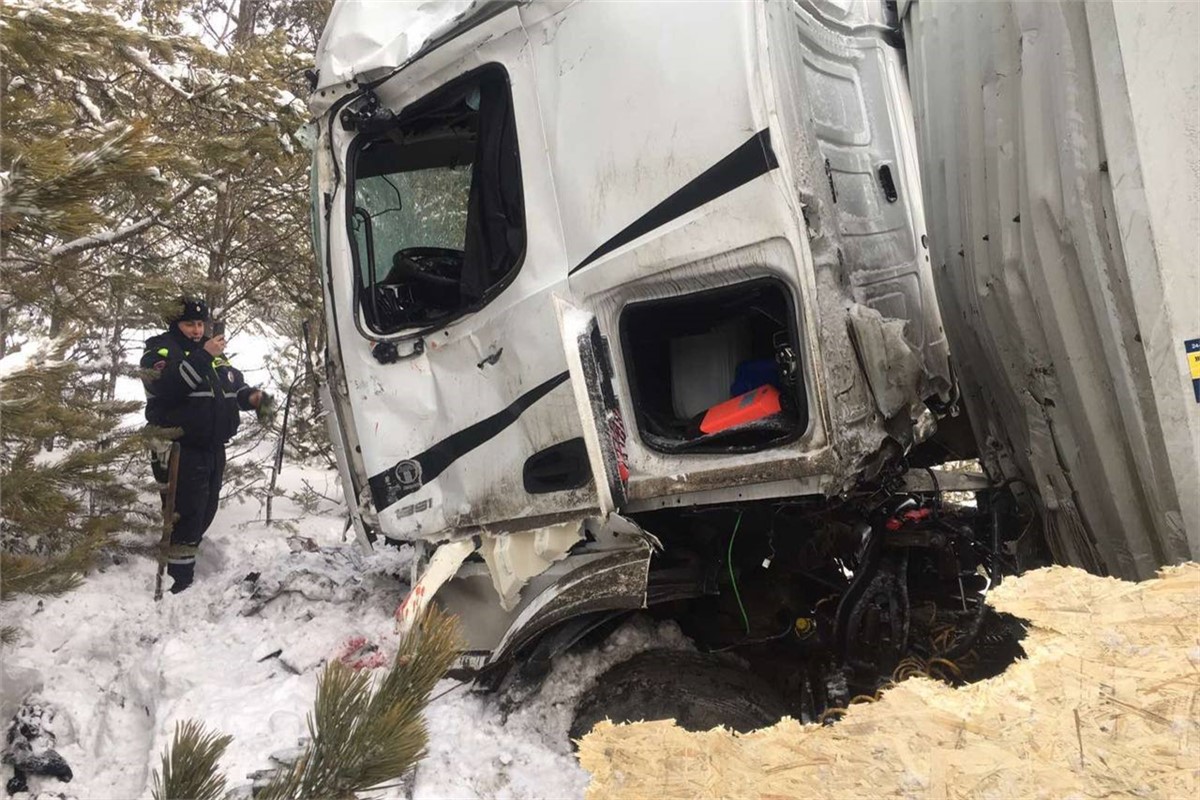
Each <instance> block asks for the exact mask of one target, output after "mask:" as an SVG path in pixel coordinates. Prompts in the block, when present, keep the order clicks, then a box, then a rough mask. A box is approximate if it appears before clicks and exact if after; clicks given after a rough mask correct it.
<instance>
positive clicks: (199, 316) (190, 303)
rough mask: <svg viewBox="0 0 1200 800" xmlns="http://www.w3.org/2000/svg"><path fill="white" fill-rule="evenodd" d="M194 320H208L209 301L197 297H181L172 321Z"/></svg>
mask: <svg viewBox="0 0 1200 800" xmlns="http://www.w3.org/2000/svg"><path fill="white" fill-rule="evenodd" d="M193 320H199V321H201V322H208V303H205V302H204V301H203V300H201V299H199V298H197V297H181V298H179V304H178V306H177V311H176V314H175V318H174V319H172V320H171V322H172V323H175V322H191V321H193Z"/></svg>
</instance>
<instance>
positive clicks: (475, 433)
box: [369, 372, 568, 511]
mask: <svg viewBox="0 0 1200 800" xmlns="http://www.w3.org/2000/svg"><path fill="white" fill-rule="evenodd" d="M567 378H568V374H567V373H566V372H563V373H560V374H558V375H555V376H554V377H553V378H551V379H550V380H548V381H546V382H545V383H543V384H541V385H539V386H535V387H534V388H533V389H530V390H529V391H528V392H526V393H525V394H523V395H521V396H520V397H518V398H517V399H516V400H515V401H514V402H513V404H512V405H510V406H509V407H508V408H505V409H504V410H503V411H500V412H498V413H496V414H493V415H492V416H490V417H488V418H487V419H483V420H480V421H479V422H476V423H475V424H474V425H472V426H470V427H469V428H463V429H462V430H461V431H459V432H458V433H455V434H451V435H450V436H448V437H446V438H445V439H443V440H442V441H440V442H438V443H437V444H435V445H433V446H432V447H430V448H429V449H428V450H426V451H425V452H424V453H420V454H418V455H415V456H413V457H412V458H406V459H404V460H403V461H400V462H398V463H397V464H395V465H394V466H392V467H389V468H388V469H386V470H384V471H383V472H381V473H379V474H378V475H373V476H371V479H370V481H369V483H370V486H371V499H372V500H374V502H375V510H376V511H383V509H385V508H387V507H388V506H390V505H392V504H393V503H396V502H398V501H399V500H401V499H402V498H404V497H406V496H407V495H410V494H412V493H413V492H415V491H417V490H418V489H420V488H421V487H422V486H424V485H425V484H427V483H429V482H430V481H432V480H433V479H435V478H436V477H437V476H439V475H441V474H442V472H443V471H444V470H445V469H446V468H447V467H449V466H450V465H451V464H453V463H454V462H455V461H457V460H458V459H459V458H461V457H463V456H465V455H466V454H467V453H469V452H471V451H472V450H474V449H475V448H476V447H479V446H480V445H481V444H484V443H485V442H487V441H488V440H489V439H492V438H493V437H495V436H496V435H497V434H499V433H500V432H501V431H503V430H504V429H505V428H507V427H508V426H509V425H512V424H513V423H514V422H516V421H517V418H518V417H520V416H521V414H522V413H523V412H524V411H525V409H527V408H529V407H530V406H531V405H533V404H534V403H536V402H537V401H538V400H541V399H542V398H543V397H545V396H546V395H548V394H549V393H550V392H551V391H552V390H553V389H554V388H555V387H557V386H558V385H559V384H561V383H564V382H566V380H567Z"/></svg>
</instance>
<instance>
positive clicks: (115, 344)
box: [103, 292, 125, 402]
mask: <svg viewBox="0 0 1200 800" xmlns="http://www.w3.org/2000/svg"><path fill="white" fill-rule="evenodd" d="M111 319H112V328H111V329H110V331H109V337H108V374H107V375H105V376H104V384H103V392H104V395H103V396H104V399H105V400H107V401H109V402H112V401H113V400H115V399H116V397H117V378H118V376H119V375H120V374H121V364H122V363H123V362H124V361H125V346H124V344H123V343H122V341H121V338H122V336H124V334H125V297H124V296H123V295H122V294H121V293H120V292H113V298H112V318H111Z"/></svg>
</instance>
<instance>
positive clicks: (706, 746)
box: [579, 564, 1200, 800]
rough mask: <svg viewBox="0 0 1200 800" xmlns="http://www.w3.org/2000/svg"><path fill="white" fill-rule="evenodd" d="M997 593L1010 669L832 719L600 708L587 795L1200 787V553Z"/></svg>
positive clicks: (951, 794)
mask: <svg viewBox="0 0 1200 800" xmlns="http://www.w3.org/2000/svg"><path fill="white" fill-rule="evenodd" d="M989 599H990V602H991V604H992V605H993V606H994V607H995V608H997V609H998V610H1001V611H1007V612H1009V613H1011V614H1015V615H1017V616H1019V617H1023V618H1024V619H1026V620H1028V621H1029V632H1028V635H1027V636H1026V639H1025V640H1024V642H1023V643H1022V644H1023V646H1024V648H1025V652H1026V653H1027V654H1028V658H1026V659H1022V660H1020V661H1018V662H1017V663H1015V664H1013V665H1012V666H1010V667H1009V668H1008V669H1007V670H1006V671H1005V672H1004V673H1003V674H1001V675H998V676H996V677H994V678H991V679H988V680H986V681H981V682H979V683H975V684H971V685H969V686H964V687H962V688H958V689H955V688H952V687H950V686H947V685H945V684H943V683H939V682H936V681H933V680H930V679H927V678H913V679H909V680H906V681H904V682H902V683H901V684H899V685H897V686H896V687H894V688H892V689H889V690H888V691H886V692H885V693H884V694H883V695H882V697H881V699H880V700H879V701H878V702H874V703H863V704H860V705H853V706H851V708H850V709H849V710H848V711H847V713H846V714H845V715H844V717H843V718H842V720H841V721H840V722H838V723H837V724H835V725H832V726H819V725H801V724H800V723H798V722H795V721H793V720H784V721H782V722H780V723H779V724H778V725H775V726H773V727H771V728H766V729H763V730H760V731H754V732H752V733H748V734H745V735H738V734H736V733H732V732H730V731H728V730H725V729H721V728H717V729H714V730H711V731H708V732H706V733H688V732H686V731H684V730H682V729H680V728H677V727H675V725H674V724H673V723H672V722H670V721H666V722H642V723H635V724H632V725H613V724H612V723H609V722H603V723H600V724H599V725H597V726H596V728H595V729H594V730H593V732H592V733H591V734H589V735H588V736H586V737H585V738H584V739H583V741H582V744H581V746H580V750H579V757H580V762H581V763H582V765H583V767H584V769H586V770H588V772H590V773H591V775H592V782H591V785H590V786H589V787H588V791H587V797H588V798H589V800H597V799H598V798H654V800H674V798H679V799H680V800H684V799H685V798H686V799H687V800H691V799H692V798H762V799H763V800H768V799H771V800H775V799H779V800H781V799H782V798H809V797H812V798H851V797H853V798H859V797H914V798H937V799H940V798H1004V799H1005V800H1009V798H1017V797H1021V798H1026V797H1045V798H1062V797H1079V798H1084V797H1120V796H1137V797H1158V798H1184V797H1187V798H1191V797H1196V796H1197V789H1198V786H1197V783H1198V778H1200V717H1198V715H1200V699H1198V698H1200V565H1197V564H1185V565H1182V566H1178V567H1171V568H1167V569H1164V570H1162V571H1161V572H1160V573H1159V577H1158V578H1156V579H1154V580H1149V581H1145V582H1142V583H1129V582H1125V581H1120V580H1116V579H1113V578H1097V577H1095V576H1093V575H1089V574H1088V573H1086V572H1084V571H1082V570H1078V569H1074V568H1065V567H1051V568H1047V569H1041V570H1037V571H1034V572H1030V573H1028V574H1026V575H1023V576H1021V577H1019V578H1010V579H1008V580H1006V581H1005V582H1004V583H1003V584H1002V585H1001V586H999V587H997V588H996V589H995V590H994V591H993V592H992V595H991V597H990V598H989Z"/></svg>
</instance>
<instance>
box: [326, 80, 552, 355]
mask: <svg viewBox="0 0 1200 800" xmlns="http://www.w3.org/2000/svg"><path fill="white" fill-rule="evenodd" d="M485 72H498V73H499V74H501V75H503V76H504V83H505V85H506V86H507V87H508V101H509V104H510V107H513V112H514V113H513V122H514V128H516V126H515V123H516V113H515V112H516V109H515V104H514V103H513V96H512V79H511V77H510V76H509V74H508V70H507V69H506V68H505V67H504V65H503V64H501V63H500V62H498V61H490V62H488V63H487V64H484V65H482V66H479V67H476V68H475V69H473V70H471V71H470V72H464V73H463V74H462V75H459V76H457V77H455V78H452V79H451V80H449V81H447V82H446V83H443V84H442V85H441V86H438V87H437V88H436V89H433V90H431V91H429V92H426V93H425V94H424V95H422V96H421V97H419V98H417V99H416V100H414V101H412V102H411V103H409V104H408V105H406V106H404V108H402V109H401V110H400V112H399V113H398V114H397V115H396V117H397V119H398V120H400V119H403V118H404V116H405V114H406V113H411V111H412V109H414V108H420V107H421V106H422V105H424V104H425V103H426V102H427V101H428V100H429V99H430V98H431V97H434V96H435V95H437V94H439V93H441V92H444V91H447V90H450V89H452V88H453V87H455V86H458V85H459V84H462V83H467V82H470V81H472V80H474V79H476V78H477V77H478V76H479V75H481V74H483V73H485ZM378 85H379V84H378V83H376V84H373V86H378ZM330 119H331V125H332V116H331V118H330ZM514 134H515V135H516V138H517V176H518V179H519V180H520V184H521V205H522V206H525V171H524V169H523V164H522V159H521V132H520V130H519V129H515V130H514ZM376 138H378V137H377V136H371V135H367V134H358V135H356V136H355V137H354V139H353V140H351V142H350V146H349V148H348V149H347V151H346V199H345V205H346V236H347V237H349V240H350V243H351V247H350V248H349V250H350V261H351V264H352V272H353V275H352V276H351V277H352V280H351V284H352V286H353V288H354V291H353V298H352V300H351V302H352V305H351V310H352V311H353V317H354V328H355V329H356V330H357V331H358V333H359V335H360V336H362V337H363V338H364V339H366V340H367V341H370V342H384V341H386V342H410V341H419V340H421V339H424V338H425V337H426V336H428V335H429V334H431V333H436V332H437V331H440V330H442V329H443V328H447V327H449V326H451V325H453V324H454V323H456V322H458V321H459V320H461V319H462V318H464V317H466V316H469V315H471V314H475V313H477V312H479V311H480V310H482V309H483V308H484V307H485V306H487V305H489V304H490V303H491V302H492V301H493V300H495V299H496V298H497V297H499V296H500V294H501V293H502V292H503V291H504V290H505V289H507V288H508V287H509V285H511V284H512V282H513V281H514V280H515V279H516V277H517V275H518V274H520V272H521V270H522V269H523V268H524V266H525V254H526V253H527V252H528V250H529V219H528V217H526V219H525V236H524V237H523V241H522V243H521V250H520V252H519V253H517V257H516V259H515V260H514V261H513V265H512V267H511V268H510V269H509V270H508V272H507V273H506V274H505V276H504V278H502V279H501V280H500V281H498V282H497V283H495V284H493V285H492V286H491V287H490V288H489V289H488V290H487V291H486V292H484V293H483V297H481V298H480V299H479V302H478V303H475V304H473V305H470V306H464V307H463V308H461V309H459V310H458V311H457V312H456V313H455V314H452V315H450V316H448V317H446V318H445V319H442V320H439V321H438V323H437V324H436V325H428V326H426V327H424V328H405V329H402V330H400V331H393V332H391V333H382V332H379V331H376V330H374V329H371V328H364V327H363V313H362V297H361V295H362V280H361V279H360V276H361V272H362V265H361V261H360V259H359V255H358V248H357V247H356V246H354V242H355V241H356V240H355V239H354V231H353V219H354V215H355V205H354V203H355V199H354V164H355V162H356V160H357V159H358V153H359V151H360V150H361V149H362V148H363V146H365V145H366V143H367V142H369V141H374V140H375V139H376ZM336 160H337V159H334V161H335V162H336ZM414 354H415V353H414Z"/></svg>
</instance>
